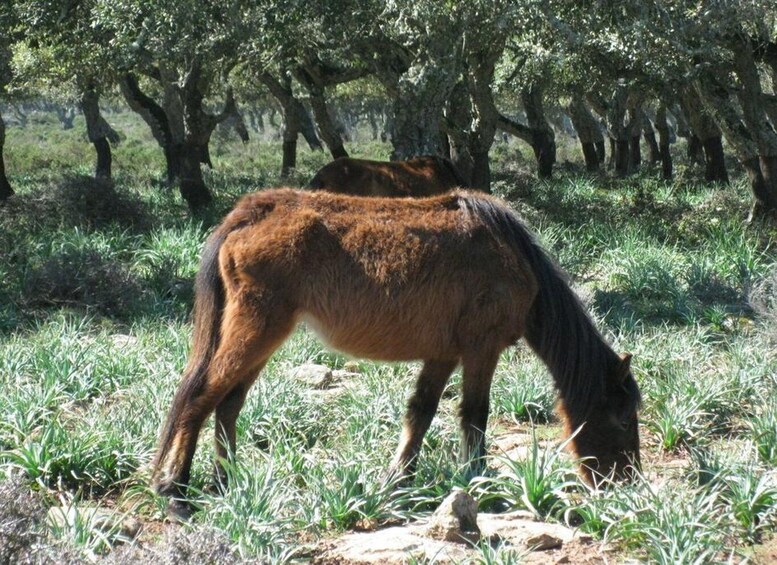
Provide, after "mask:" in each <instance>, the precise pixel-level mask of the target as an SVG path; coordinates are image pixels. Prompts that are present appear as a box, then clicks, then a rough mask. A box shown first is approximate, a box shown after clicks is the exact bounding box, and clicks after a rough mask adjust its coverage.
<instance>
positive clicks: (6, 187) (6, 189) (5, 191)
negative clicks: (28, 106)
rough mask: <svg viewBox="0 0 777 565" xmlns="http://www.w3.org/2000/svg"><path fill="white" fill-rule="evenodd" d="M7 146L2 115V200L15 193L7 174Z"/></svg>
mask: <svg viewBox="0 0 777 565" xmlns="http://www.w3.org/2000/svg"><path fill="white" fill-rule="evenodd" d="M4 147H5V122H4V121H3V116H2V115H0V201H3V200H7V199H8V197H9V196H11V195H12V194H13V188H11V183H9V182H8V177H7V176H6V175H5V159H4V158H3V148H4Z"/></svg>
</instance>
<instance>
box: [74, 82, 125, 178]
mask: <svg viewBox="0 0 777 565" xmlns="http://www.w3.org/2000/svg"><path fill="white" fill-rule="evenodd" d="M81 111H82V112H83V113H84V118H85V119H86V134H87V137H88V138H89V141H91V142H92V144H93V145H94V148H95V151H97V165H96V166H95V174H94V176H95V178H97V179H101V180H107V181H110V180H111V161H112V159H111V146H110V143H108V141H111V142H113V143H118V142H119V139H120V138H119V134H117V133H116V131H114V129H113V128H112V127H111V126H110V125H109V124H108V122H106V121H105V118H103V117H102V114H100V95H99V93H98V92H97V89H96V87H95V86H94V85H89V86H87V87H86V88H85V89H84V91H83V92H82V93H81Z"/></svg>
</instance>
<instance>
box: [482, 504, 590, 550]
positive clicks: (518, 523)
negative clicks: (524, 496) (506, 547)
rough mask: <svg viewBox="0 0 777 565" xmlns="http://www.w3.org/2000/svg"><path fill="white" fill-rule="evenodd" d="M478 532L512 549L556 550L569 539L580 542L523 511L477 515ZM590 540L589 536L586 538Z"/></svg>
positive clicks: (557, 526)
mask: <svg viewBox="0 0 777 565" xmlns="http://www.w3.org/2000/svg"><path fill="white" fill-rule="evenodd" d="M478 521H479V523H480V530H481V532H482V533H483V536H484V537H489V538H492V537H495V538H497V539H500V540H503V541H506V542H509V543H510V544H511V545H514V546H516V547H525V548H527V549H530V550H532V551H547V550H549V549H557V548H559V547H562V546H563V545H564V544H567V543H570V542H572V541H573V540H576V541H577V542H581V541H582V540H581V537H582V536H580V535H577V534H576V533H575V531H574V530H571V529H570V528H567V527H565V526H562V525H561V524H549V523H546V522H537V521H536V520H535V519H533V518H532V517H530V516H527V515H526V512H524V511H518V512H510V513H507V514H485V513H484V514H480V515H479V516H478ZM586 537H590V536H586Z"/></svg>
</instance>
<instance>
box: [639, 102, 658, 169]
mask: <svg viewBox="0 0 777 565" xmlns="http://www.w3.org/2000/svg"><path fill="white" fill-rule="evenodd" d="M641 113H642V137H643V138H644V139H645V143H646V144H647V147H648V160H649V161H650V162H651V163H658V162H659V161H661V151H660V149H659V148H658V141H656V131H655V130H654V129H653V124H652V123H651V122H650V118H648V115H647V113H646V112H645V111H644V110H642V112H641Z"/></svg>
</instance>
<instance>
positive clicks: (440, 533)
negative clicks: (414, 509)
mask: <svg viewBox="0 0 777 565" xmlns="http://www.w3.org/2000/svg"><path fill="white" fill-rule="evenodd" d="M477 515H478V505H477V502H475V499H474V498H472V497H471V496H470V495H469V494H467V493H466V492H464V491H463V490H461V489H453V491H452V492H451V494H449V495H448V496H447V498H446V499H445V500H443V501H442V504H440V507H439V508H438V509H437V510H435V511H434V514H432V517H431V518H430V520H429V524H428V525H427V527H426V529H425V531H424V534H425V535H427V536H429V537H431V538H433V539H438V540H443V541H453V542H458V543H477V542H478V541H479V540H480V528H478V524H477Z"/></svg>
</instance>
